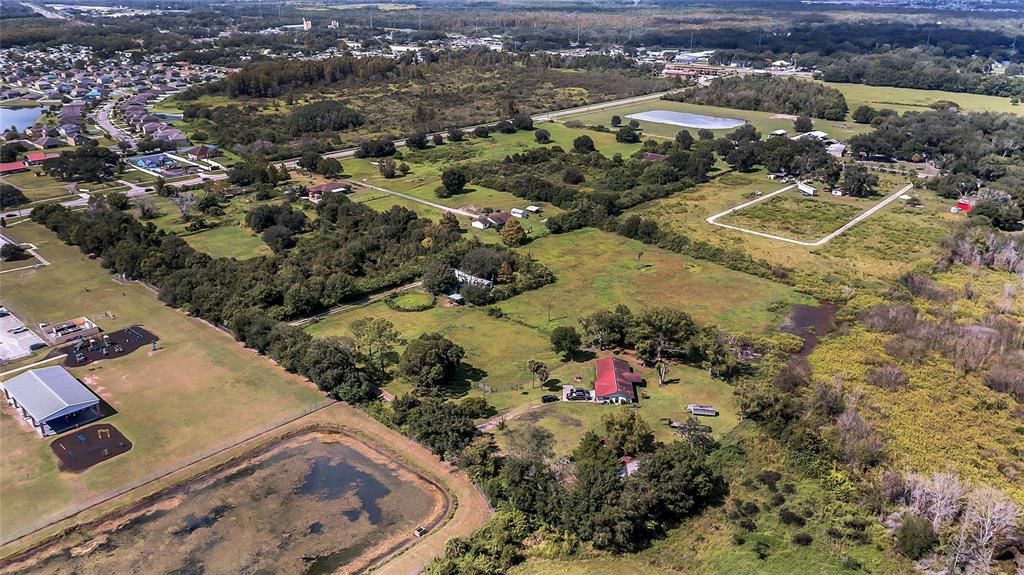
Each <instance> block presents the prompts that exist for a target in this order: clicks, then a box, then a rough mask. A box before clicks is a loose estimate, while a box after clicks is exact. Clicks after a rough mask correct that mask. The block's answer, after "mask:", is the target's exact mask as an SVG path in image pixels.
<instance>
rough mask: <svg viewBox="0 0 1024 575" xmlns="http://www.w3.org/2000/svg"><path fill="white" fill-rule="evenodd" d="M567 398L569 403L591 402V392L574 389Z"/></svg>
mask: <svg viewBox="0 0 1024 575" xmlns="http://www.w3.org/2000/svg"><path fill="white" fill-rule="evenodd" d="M565 398H566V399H568V400H569V401H589V400H590V392H589V391H587V390H585V389H574V390H572V391H570V392H569V393H568V394H567V395H566V396H565Z"/></svg>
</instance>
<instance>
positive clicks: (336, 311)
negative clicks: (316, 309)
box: [290, 282, 423, 327]
mask: <svg viewBox="0 0 1024 575" xmlns="http://www.w3.org/2000/svg"><path fill="white" fill-rule="evenodd" d="M421 285H423V282H412V283H407V284H405V285H401V286H398V287H396V288H394V289H390V290H388V291H384V292H380V293H376V294H373V295H371V296H369V297H367V298H366V299H364V300H362V301H358V302H355V303H350V304H345V305H339V306H334V307H332V308H331V309H329V310H327V311H325V312H323V313H318V314H316V315H312V316H309V317H304V318H302V319H297V320H295V321H293V322H290V323H291V325H294V326H298V327H302V326H304V325H307V324H309V323H312V322H314V321H317V320H319V319H322V318H325V317H327V316H329V315H335V314H339V313H344V312H346V311H349V310H353V309H356V308H360V307H364V306H368V305H370V304H371V303H374V302H377V301H380V300H382V299H384V298H386V297H388V296H389V295H391V294H396V293H400V292H403V291H408V290H411V289H413V288H416V287H419V286H421Z"/></svg>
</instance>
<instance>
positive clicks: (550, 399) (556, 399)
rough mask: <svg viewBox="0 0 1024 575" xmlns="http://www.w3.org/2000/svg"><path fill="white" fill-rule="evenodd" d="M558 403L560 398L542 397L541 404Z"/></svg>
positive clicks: (552, 396)
mask: <svg viewBox="0 0 1024 575" xmlns="http://www.w3.org/2000/svg"><path fill="white" fill-rule="evenodd" d="M556 401H558V397H556V396H554V395H542V396H540V402H541V403H554V402H556Z"/></svg>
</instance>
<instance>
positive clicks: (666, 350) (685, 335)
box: [627, 308, 696, 364]
mask: <svg viewBox="0 0 1024 575" xmlns="http://www.w3.org/2000/svg"><path fill="white" fill-rule="evenodd" d="M695 334H696V324H694V322H693V319H691V318H690V316H689V315H687V314H685V313H683V312H681V311H678V310H673V309H668V308H653V309H649V310H645V311H644V312H642V313H640V314H639V315H637V316H636V319H635V321H634V322H633V323H632V325H631V326H630V327H629V330H628V335H627V338H628V341H629V342H630V343H632V344H633V348H634V349H636V351H637V356H639V357H640V359H642V360H643V361H644V362H645V363H648V364H656V363H658V362H661V361H664V360H666V359H668V358H670V357H673V356H676V355H680V354H682V353H684V351H685V350H686V349H687V347H688V346H689V344H690V341H691V339H692V338H693V337H694V335H695Z"/></svg>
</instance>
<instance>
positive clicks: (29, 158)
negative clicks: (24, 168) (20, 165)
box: [25, 152, 60, 166]
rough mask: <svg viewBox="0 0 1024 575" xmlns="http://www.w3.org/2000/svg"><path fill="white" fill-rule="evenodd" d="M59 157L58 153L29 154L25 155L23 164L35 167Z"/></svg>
mask: <svg viewBox="0 0 1024 575" xmlns="http://www.w3.org/2000/svg"><path fill="white" fill-rule="evenodd" d="M59 157H60V153H58V152H29V153H27V154H25V163H26V164H28V165H30V166H37V165H39V164H42V163H43V162H45V161H46V160H52V159H54V158H59Z"/></svg>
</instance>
